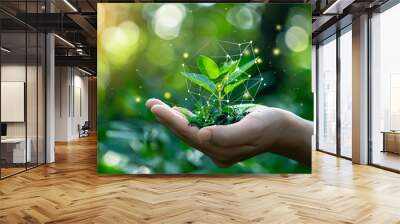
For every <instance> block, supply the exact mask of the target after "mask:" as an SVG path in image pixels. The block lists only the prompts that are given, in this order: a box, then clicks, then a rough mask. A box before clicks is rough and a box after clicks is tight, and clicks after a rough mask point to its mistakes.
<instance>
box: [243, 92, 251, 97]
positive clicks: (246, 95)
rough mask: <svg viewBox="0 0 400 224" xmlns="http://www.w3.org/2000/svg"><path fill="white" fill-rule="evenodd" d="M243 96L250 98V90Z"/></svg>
mask: <svg viewBox="0 0 400 224" xmlns="http://www.w3.org/2000/svg"><path fill="white" fill-rule="evenodd" d="M243 97H244V98H250V97H251V95H250V93H249V91H246V92H245V93H244V94H243Z"/></svg>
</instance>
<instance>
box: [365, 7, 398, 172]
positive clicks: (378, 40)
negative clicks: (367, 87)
mask: <svg viewBox="0 0 400 224" xmlns="http://www.w3.org/2000/svg"><path fill="white" fill-rule="evenodd" d="M399 21H400V4H398V5H396V6H394V7H392V8H390V9H388V10H386V11H384V12H382V13H379V14H376V15H374V16H373V17H372V19H371V29H372V32H371V33H372V37H371V40H372V43H371V45H372V46H371V47H372V48H371V53H372V54H371V59H372V61H371V67H372V70H371V99H370V100H371V101H370V104H371V107H370V108H371V111H370V120H371V130H370V134H371V141H372V150H371V155H370V156H371V162H372V164H375V165H378V166H382V167H386V168H389V169H393V170H398V171H399V170H400V100H399V98H400V63H399V59H398V58H399V57H398V53H399V52H400V45H399V39H400V30H399V29H396V28H397V27H398V22H399Z"/></svg>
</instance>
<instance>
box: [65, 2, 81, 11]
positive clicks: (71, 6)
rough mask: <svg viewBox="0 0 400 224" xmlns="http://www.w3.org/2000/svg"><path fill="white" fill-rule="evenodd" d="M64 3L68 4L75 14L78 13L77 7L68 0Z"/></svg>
mask: <svg viewBox="0 0 400 224" xmlns="http://www.w3.org/2000/svg"><path fill="white" fill-rule="evenodd" d="M64 3H65V4H67V5H68V6H69V7H70V8H71V9H72V10H73V11H74V12H78V10H77V9H76V8H75V6H73V5H72V4H71V3H70V2H69V1H68V0H64Z"/></svg>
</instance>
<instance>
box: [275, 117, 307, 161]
mask: <svg viewBox="0 0 400 224" xmlns="http://www.w3.org/2000/svg"><path fill="white" fill-rule="evenodd" d="M280 113H281V115H280V117H281V129H280V131H279V133H278V135H277V137H276V140H275V144H274V147H272V152H274V153H276V154H280V155H283V156H285V157H288V158H290V159H293V160H296V161H298V162H300V163H303V164H304V165H306V166H309V165H310V164H311V159H310V158H311V156H310V153H311V136H312V132H313V125H312V123H311V122H309V121H306V120H304V119H303V118H301V117H299V116H297V115H295V114H293V113H292V112H289V111H285V110H280ZM277 132H278V131H277Z"/></svg>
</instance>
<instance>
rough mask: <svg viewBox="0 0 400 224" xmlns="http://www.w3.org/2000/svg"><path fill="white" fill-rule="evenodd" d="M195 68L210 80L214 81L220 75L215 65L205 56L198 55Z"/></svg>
mask: <svg viewBox="0 0 400 224" xmlns="http://www.w3.org/2000/svg"><path fill="white" fill-rule="evenodd" d="M197 66H198V67H199V69H200V71H201V73H203V74H205V75H207V76H208V77H210V79H216V78H218V76H219V75H220V72H219V68H218V65H217V63H215V61H213V60H212V59H211V58H209V57H207V56H204V55H200V56H199V58H198V59H197Z"/></svg>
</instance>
